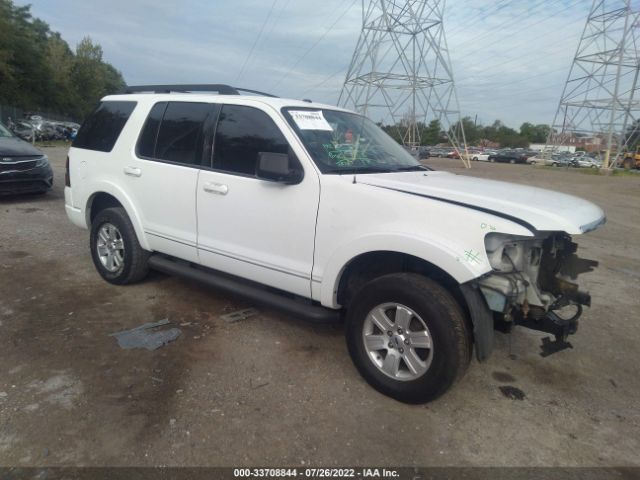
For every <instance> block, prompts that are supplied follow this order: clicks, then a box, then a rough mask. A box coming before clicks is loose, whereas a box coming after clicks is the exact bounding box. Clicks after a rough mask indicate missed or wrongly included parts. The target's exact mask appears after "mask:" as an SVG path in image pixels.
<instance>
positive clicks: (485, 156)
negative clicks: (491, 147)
mask: <svg viewBox="0 0 640 480" xmlns="http://www.w3.org/2000/svg"><path fill="white" fill-rule="evenodd" d="M494 153H495V152H482V153H480V152H478V153H474V154H472V155H471V160H473V161H474V162H488V161H489V155H493V154H494Z"/></svg>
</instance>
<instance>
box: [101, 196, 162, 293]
mask: <svg viewBox="0 0 640 480" xmlns="http://www.w3.org/2000/svg"><path fill="white" fill-rule="evenodd" d="M107 223H110V224H111V225H113V226H115V227H116V228H117V229H118V231H119V234H120V237H121V238H122V243H123V245H124V253H123V263H122V265H121V267H119V268H118V270H117V271H115V272H111V271H109V270H108V269H107V268H106V267H105V266H104V265H103V264H102V262H101V260H100V256H99V255H98V232H99V231H100V229H101V227H102V226H103V225H105V224H107ZM89 246H90V248H91V258H92V259H93V264H94V265H95V267H96V270H98V273H99V274H100V276H101V277H102V278H104V279H105V280H106V281H107V282H109V283H113V284H114V285H127V284H129V283H135V282H138V281H140V280H142V279H143V278H144V277H145V276H146V275H147V273H148V272H149V265H148V260H149V255H150V254H149V252H147V251H146V250H143V249H142V247H141V246H140V243H139V242H138V237H137V236H136V232H135V230H134V228H133V224H132V223H131V220H129V216H128V215H127V212H125V210H124V208H122V207H114V208H106V209H104V210H102V211H100V212H99V213H98V214H97V215H96V217H95V219H94V220H93V222H92V224H91V235H90V240H89Z"/></svg>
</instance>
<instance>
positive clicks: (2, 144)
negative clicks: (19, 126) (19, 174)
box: [0, 137, 43, 162]
mask: <svg viewBox="0 0 640 480" xmlns="http://www.w3.org/2000/svg"><path fill="white" fill-rule="evenodd" d="M42 155H43V153H42V152H41V151H40V150H38V149H37V148H36V147H34V146H33V145H31V144H30V143H28V142H25V141H24V140H21V139H20V138H18V137H0V162H1V161H2V159H3V158H13V157H35V156H42Z"/></svg>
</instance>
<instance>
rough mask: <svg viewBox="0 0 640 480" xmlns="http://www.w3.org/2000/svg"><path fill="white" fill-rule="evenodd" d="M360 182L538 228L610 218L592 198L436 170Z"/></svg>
mask: <svg viewBox="0 0 640 480" xmlns="http://www.w3.org/2000/svg"><path fill="white" fill-rule="evenodd" d="M356 181H357V183H360V184H366V185H371V186H375V187H381V188H386V189H391V190H396V191H399V192H404V193H408V194H414V195H422V196H425V197H428V198H433V199H437V200H442V201H447V202H451V203H456V204H462V205H464V206H468V207H470V208H475V209H478V210H483V211H489V212H491V213H494V214H496V215H498V216H503V217H507V218H511V219H514V220H517V221H520V222H524V223H526V224H528V225H530V226H531V227H533V228H535V229H536V230H538V231H561V232H566V233H569V234H579V233H585V232H588V231H589V230H593V229H595V228H597V227H598V226H600V225H601V224H603V223H604V222H605V215H604V212H603V211H602V209H601V208H600V207H598V206H597V205H594V204H593V203H591V202H588V201H586V200H583V199H581V198H578V197H574V196H572V195H566V194H564V193H557V192H553V191H551V190H544V189H542V188H536V187H528V186H526V185H518V184H515V183H507V182H499V181H496V180H485V179H481V178H475V177H467V176H464V175H454V174H451V173H448V172H435V171H427V172H401V173H384V174H367V175H358V176H357V177H356Z"/></svg>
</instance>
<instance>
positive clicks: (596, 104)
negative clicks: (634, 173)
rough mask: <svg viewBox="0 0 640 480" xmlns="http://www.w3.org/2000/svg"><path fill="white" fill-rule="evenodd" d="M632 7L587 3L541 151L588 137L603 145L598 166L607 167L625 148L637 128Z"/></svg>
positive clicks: (638, 13) (638, 14) (637, 12)
mask: <svg viewBox="0 0 640 480" xmlns="http://www.w3.org/2000/svg"><path fill="white" fill-rule="evenodd" d="M637 3H638V2H637V0H636V1H631V0H593V4H592V6H591V10H590V12H589V17H588V18H587V22H586V25H585V28H584V31H583V33H582V38H581V39H580V43H579V44H578V49H577V51H576V54H575V57H574V59H573V63H572V65H571V70H570V71H569V76H568V78H567V82H566V84H565V87H564V90H563V92H562V97H561V99H560V103H559V105H558V110H557V111H556V115H555V118H554V120H553V124H552V128H551V133H550V134H549V139H548V140H547V151H553V149H554V148H555V146H557V145H567V144H570V143H576V141H578V140H580V139H585V138H589V137H592V138H594V139H597V141H598V142H601V143H602V144H604V148H606V153H605V159H604V165H603V166H604V168H608V167H609V165H610V164H611V165H615V163H616V161H617V160H618V158H619V156H620V154H621V152H622V151H623V150H624V149H625V148H626V140H627V138H629V137H630V135H629V133H630V132H631V131H633V130H634V129H637V128H638V127H639V122H638V120H639V119H640V97H638V91H637V90H638V73H639V72H640V57H639V56H638V45H639V38H638V35H639V34H640V23H639V20H640V9H639V8H638V4H637ZM596 143H597V142H596ZM610 155H611V162H610V161H609V160H610Z"/></svg>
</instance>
